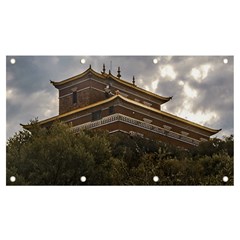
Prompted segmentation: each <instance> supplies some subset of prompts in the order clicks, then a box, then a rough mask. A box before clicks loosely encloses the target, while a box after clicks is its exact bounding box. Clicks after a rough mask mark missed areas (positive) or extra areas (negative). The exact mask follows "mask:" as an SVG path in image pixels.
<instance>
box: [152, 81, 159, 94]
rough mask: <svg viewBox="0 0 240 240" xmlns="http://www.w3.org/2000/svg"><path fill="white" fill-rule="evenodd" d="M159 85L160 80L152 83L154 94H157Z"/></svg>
mask: <svg viewBox="0 0 240 240" xmlns="http://www.w3.org/2000/svg"><path fill="white" fill-rule="evenodd" d="M158 83H159V80H158V79H157V80H155V81H153V82H152V84H151V87H152V91H153V92H156V89H157V86H158Z"/></svg>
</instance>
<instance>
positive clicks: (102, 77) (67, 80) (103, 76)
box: [50, 65, 172, 102]
mask: <svg viewBox="0 0 240 240" xmlns="http://www.w3.org/2000/svg"><path fill="white" fill-rule="evenodd" d="M89 73H92V74H93V75H95V76H97V77H99V78H101V79H109V78H111V79H113V80H114V81H116V82H118V83H121V84H123V85H125V86H128V87H130V88H132V89H135V90H137V91H140V92H143V93H145V94H148V95H150V96H153V97H155V98H158V99H160V100H162V101H164V102H168V101H169V100H170V99H172V97H163V96H160V95H158V94H155V93H152V92H150V91H147V90H145V89H143V88H140V87H137V86H136V85H133V84H132V83H130V82H128V81H126V80H124V79H120V78H118V77H116V76H114V75H112V73H111V72H110V71H109V73H105V72H104V73H103V72H102V73H98V72H96V71H94V70H93V69H92V67H91V65H90V67H89V68H88V69H87V70H86V71H84V72H82V73H80V74H78V75H76V76H73V77H70V78H67V79H65V80H62V81H60V82H55V81H50V82H51V83H52V84H53V86H54V87H56V88H58V87H60V86H62V85H64V84H66V83H69V82H72V81H74V80H77V79H79V78H81V77H84V76H86V75H87V74H89Z"/></svg>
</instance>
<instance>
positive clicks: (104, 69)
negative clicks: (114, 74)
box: [102, 64, 106, 74]
mask: <svg viewBox="0 0 240 240" xmlns="http://www.w3.org/2000/svg"><path fill="white" fill-rule="evenodd" d="M105 72H106V67H105V64H103V70H102V74H105Z"/></svg>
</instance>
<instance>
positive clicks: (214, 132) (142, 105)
mask: <svg viewBox="0 0 240 240" xmlns="http://www.w3.org/2000/svg"><path fill="white" fill-rule="evenodd" d="M117 98H119V99H121V100H123V101H125V102H128V103H131V104H133V105H136V106H139V107H142V108H145V109H148V110H150V111H152V112H155V113H158V114H160V115H162V116H167V117H170V118H173V119H175V120H177V121H179V122H183V123H186V124H189V125H191V126H194V127H197V128H200V129H203V130H205V131H207V132H209V133H211V134H212V135H213V134H216V133H218V132H219V131H221V130H222V129H212V128H209V127H205V126H203V125H200V124H197V123H194V122H191V121H189V120H186V119H184V118H181V117H178V116H175V115H173V114H170V113H168V112H164V111H161V110H158V109H155V108H152V107H150V106H147V105H144V104H142V103H140V102H136V101H133V100H131V99H129V98H126V97H123V96H122V95H120V94H116V95H114V96H113V97H111V98H108V99H105V100H103V101H99V102H97V103H94V104H91V105H88V106H85V107H82V108H78V109H75V110H72V111H70V112H67V113H63V114H60V115H57V116H54V117H51V118H48V119H46V120H43V121H40V122H39V124H40V125H42V124H46V123H48V122H52V121H55V120H61V119H62V118H63V117H66V116H69V115H72V114H75V113H79V112H82V111H84V110H87V109H91V108H94V107H96V106H100V105H102V104H105V103H108V102H111V101H114V100H115V99H117ZM20 125H21V126H22V127H24V128H25V129H29V128H31V124H26V125H24V124H20Z"/></svg>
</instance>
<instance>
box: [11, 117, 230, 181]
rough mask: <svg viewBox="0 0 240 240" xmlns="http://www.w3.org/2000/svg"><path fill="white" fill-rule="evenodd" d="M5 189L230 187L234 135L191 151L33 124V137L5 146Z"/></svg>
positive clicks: (29, 134) (21, 135) (60, 125)
mask: <svg viewBox="0 0 240 240" xmlns="http://www.w3.org/2000/svg"><path fill="white" fill-rule="evenodd" d="M11 176H15V177H16V181H15V182H11V181H10V177H11ZM81 176H85V177H86V179H87V181H86V182H81V180H80V179H81ZM154 176H158V178H159V181H157V182H154V181H153V177H154ZM224 176H227V177H228V178H229V181H228V182H227V183H225V182H223V177H224ZM7 184H8V185H82V184H84V185H154V184H155V185H225V184H228V185H232V184H233V136H229V137H225V138H224V139H222V140H221V139H212V140H210V141H209V142H203V143H201V144H200V145H199V146H198V147H196V148H194V149H192V150H190V151H189V150H186V149H181V148H178V147H175V146H171V145H169V144H165V143H161V142H157V141H152V140H149V139H145V138H142V137H140V136H129V135H127V134H124V133H119V134H112V135H111V134H109V133H107V132H105V131H93V130H91V131H90V130H81V131H79V132H74V131H73V130H72V129H71V128H70V126H68V125H66V124H64V123H61V122H55V123H54V124H53V125H52V126H51V127H49V128H42V127H40V126H39V124H38V122H37V120H34V121H32V122H31V132H29V131H27V130H23V131H19V132H18V133H16V134H15V135H14V136H13V137H12V138H10V139H9V140H8V141H7Z"/></svg>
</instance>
